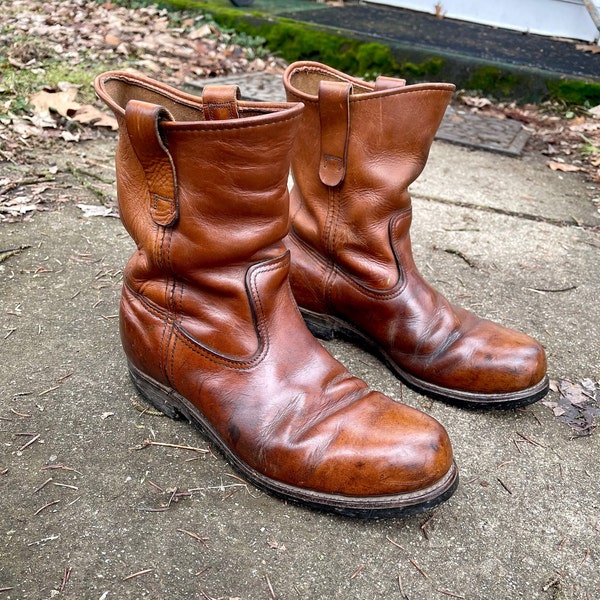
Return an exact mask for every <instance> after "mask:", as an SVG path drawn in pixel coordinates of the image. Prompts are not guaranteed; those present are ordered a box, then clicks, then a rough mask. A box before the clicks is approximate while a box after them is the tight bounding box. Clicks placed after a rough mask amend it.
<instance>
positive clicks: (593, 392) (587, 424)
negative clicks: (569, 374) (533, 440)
mask: <svg viewBox="0 0 600 600" xmlns="http://www.w3.org/2000/svg"><path fill="white" fill-rule="evenodd" d="M550 389H551V390H552V391H554V392H556V394H557V400H556V401H552V400H543V401H542V404H543V405H544V406H547V407H548V408H550V409H551V410H552V412H553V413H554V416H555V417H556V418H557V419H558V420H559V421H561V422H563V423H566V424H567V425H569V426H570V427H571V428H572V429H574V430H575V435H576V436H577V437H583V436H590V435H592V433H594V431H595V430H596V428H597V427H598V425H599V424H600V383H599V382H594V381H592V380H591V379H589V378H586V379H583V380H581V381H579V382H574V381H571V380H570V379H558V380H553V381H551V382H550Z"/></svg>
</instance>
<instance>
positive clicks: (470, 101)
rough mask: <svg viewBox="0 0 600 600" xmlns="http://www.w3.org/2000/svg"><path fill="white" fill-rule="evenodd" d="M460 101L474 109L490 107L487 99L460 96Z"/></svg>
mask: <svg viewBox="0 0 600 600" xmlns="http://www.w3.org/2000/svg"><path fill="white" fill-rule="evenodd" d="M460 101H461V102H462V103H463V104H466V105H467V106H472V107H474V108H485V107H486V106H491V104H492V103H491V101H490V100H488V99H487V98H477V97H475V96H461V97H460Z"/></svg>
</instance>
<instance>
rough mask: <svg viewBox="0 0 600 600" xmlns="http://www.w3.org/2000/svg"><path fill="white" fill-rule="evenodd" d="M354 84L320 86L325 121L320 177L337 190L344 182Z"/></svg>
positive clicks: (322, 113)
mask: <svg viewBox="0 0 600 600" xmlns="http://www.w3.org/2000/svg"><path fill="white" fill-rule="evenodd" d="M351 92H352V84H351V83H346V82H344V81H321V82H320V83H319V113H320V119H321V163H320V165H319V177H320V178H321V181H322V182H323V183H324V184H325V185H327V186H329V187H335V186H337V185H339V184H340V183H342V181H344V177H345V176H346V162H347V158H348V137H349V135H350V93H351Z"/></svg>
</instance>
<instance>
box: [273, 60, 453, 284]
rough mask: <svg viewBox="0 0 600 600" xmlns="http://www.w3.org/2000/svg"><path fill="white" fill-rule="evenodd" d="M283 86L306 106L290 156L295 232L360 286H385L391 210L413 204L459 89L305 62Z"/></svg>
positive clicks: (392, 263) (392, 266)
mask: <svg viewBox="0 0 600 600" xmlns="http://www.w3.org/2000/svg"><path fill="white" fill-rule="evenodd" d="M284 84H285V86H286V91H287V95H288V99H290V100H298V101H301V102H303V103H304V105H305V107H306V108H305V112H304V115H303V125H302V131H303V133H301V134H300V135H299V136H298V138H297V139H296V144H295V146H294V153H293V156H292V172H293V174H294V182H295V190H294V192H293V194H292V202H293V205H292V209H291V212H292V215H293V217H294V219H293V224H292V226H293V228H294V230H295V231H296V232H298V234H299V236H300V237H301V238H302V239H303V240H304V241H306V242H307V243H308V244H309V245H310V246H311V247H313V248H314V249H315V250H316V251H317V252H319V253H321V254H323V255H325V256H329V257H331V259H332V260H333V261H334V262H335V263H336V264H337V265H339V267H340V268H342V269H344V271H345V272H347V273H348V274H349V275H351V276H353V277H355V278H356V279H357V280H358V281H360V282H361V283H362V284H363V285H365V286H367V287H372V288H374V289H389V288H390V287H391V286H390V283H394V282H390V272H392V271H396V259H395V257H394V253H393V251H392V248H391V247H390V243H389V224H390V216H391V215H395V214H398V213H400V212H402V211H405V210H407V209H409V208H410V206H411V201H410V196H409V194H408V191H407V190H408V186H409V185H410V184H411V183H412V182H413V181H414V180H415V179H416V178H417V177H418V176H419V175H420V174H421V172H422V170H423V168H424V167H425V163H426V161H427V157H428V155H429V149H430V147H431V144H432V142H433V139H434V136H435V133H436V131H437V129H438V127H439V124H440V122H441V120H442V118H443V116H444V112H445V110H446V107H447V106H448V103H449V101H450V99H451V97H452V92H453V91H454V86H453V85H450V84H443V83H440V84H418V85H411V86H406V85H405V82H404V80H400V79H393V78H386V77H380V78H379V79H378V80H377V81H376V82H375V83H368V82H364V81H361V80H358V79H355V78H353V77H349V76H346V75H343V74H342V73H339V72H337V71H334V70H333V69H327V68H325V67H323V66H322V65H316V64H315V63H302V62H301V63H295V65H294V68H290V69H288V71H287V72H286V74H285V80H284ZM308 132H310V134H307V133H308ZM325 198H326V199H327V200H326V201H324V199H325ZM300 205H301V206H302V210H297V207H298V206H300Z"/></svg>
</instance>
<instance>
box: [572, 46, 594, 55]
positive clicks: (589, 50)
mask: <svg viewBox="0 0 600 600" xmlns="http://www.w3.org/2000/svg"><path fill="white" fill-rule="evenodd" d="M575 48H576V49H577V50H582V51H583V52H591V53H592V54H598V53H600V46H598V45H597V44H576V45H575Z"/></svg>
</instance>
